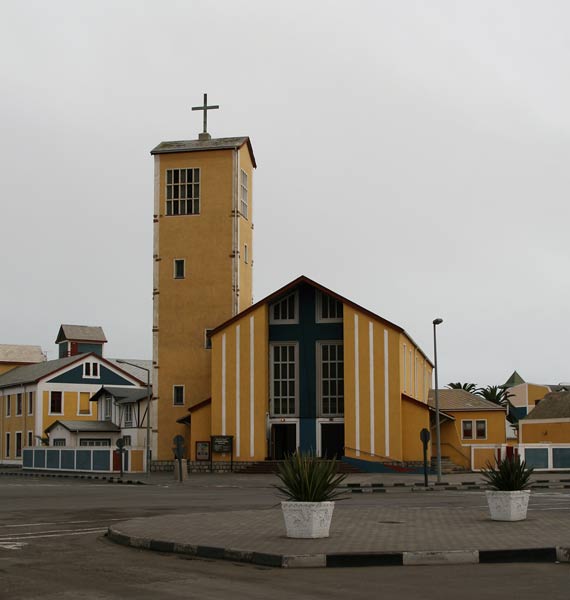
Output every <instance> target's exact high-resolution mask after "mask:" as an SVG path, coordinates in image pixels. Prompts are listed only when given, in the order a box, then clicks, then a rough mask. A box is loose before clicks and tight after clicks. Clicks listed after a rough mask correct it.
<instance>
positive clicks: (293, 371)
mask: <svg viewBox="0 0 570 600" xmlns="http://www.w3.org/2000/svg"><path fill="white" fill-rule="evenodd" d="M297 384H298V381H297V345H296V344H295V343H285V344H272V346H271V413H272V414H273V415H276V416H294V415H295V414H296V413H297V390H298V385H297Z"/></svg>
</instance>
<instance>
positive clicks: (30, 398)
mask: <svg viewBox="0 0 570 600" xmlns="http://www.w3.org/2000/svg"><path fill="white" fill-rule="evenodd" d="M28 414H29V415H33V414H34V392H28Z"/></svg>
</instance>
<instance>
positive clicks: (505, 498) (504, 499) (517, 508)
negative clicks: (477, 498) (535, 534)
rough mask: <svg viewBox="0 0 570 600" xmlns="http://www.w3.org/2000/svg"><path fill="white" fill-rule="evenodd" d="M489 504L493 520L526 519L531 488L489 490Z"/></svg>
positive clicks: (487, 492)
mask: <svg viewBox="0 0 570 600" xmlns="http://www.w3.org/2000/svg"><path fill="white" fill-rule="evenodd" d="M485 493H486V494H487V504H488V505H489V512H490V513H491V519H492V520H493V521H524V520H525V519H526V511H527V509H528V499H529V497H530V490H519V491H515V492H500V491H497V490H487V491H486V492H485Z"/></svg>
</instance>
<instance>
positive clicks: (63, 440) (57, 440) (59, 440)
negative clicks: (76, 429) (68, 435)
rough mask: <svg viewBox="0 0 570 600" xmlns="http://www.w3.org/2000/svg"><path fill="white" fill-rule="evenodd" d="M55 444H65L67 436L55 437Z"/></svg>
mask: <svg viewBox="0 0 570 600" xmlns="http://www.w3.org/2000/svg"><path fill="white" fill-rule="evenodd" d="M53 445H54V446H65V445H66V443H65V438H54V440H53Z"/></svg>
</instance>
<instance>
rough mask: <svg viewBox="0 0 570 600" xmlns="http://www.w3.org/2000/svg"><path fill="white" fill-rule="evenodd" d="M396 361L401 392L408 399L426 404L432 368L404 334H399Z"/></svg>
mask: <svg viewBox="0 0 570 600" xmlns="http://www.w3.org/2000/svg"><path fill="white" fill-rule="evenodd" d="M398 359H399V365H400V390H401V392H402V393H403V394H406V395H407V396H409V397H410V398H415V399H416V400H419V401H421V402H426V403H427V398H428V394H429V390H430V388H431V381H432V366H431V364H430V362H429V361H428V360H427V358H426V357H425V356H424V355H423V353H422V352H421V350H420V349H419V348H418V347H417V345H416V344H415V343H414V341H413V340H412V339H411V338H410V337H409V336H408V335H406V333H401V334H400V339H399V352H398Z"/></svg>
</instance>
